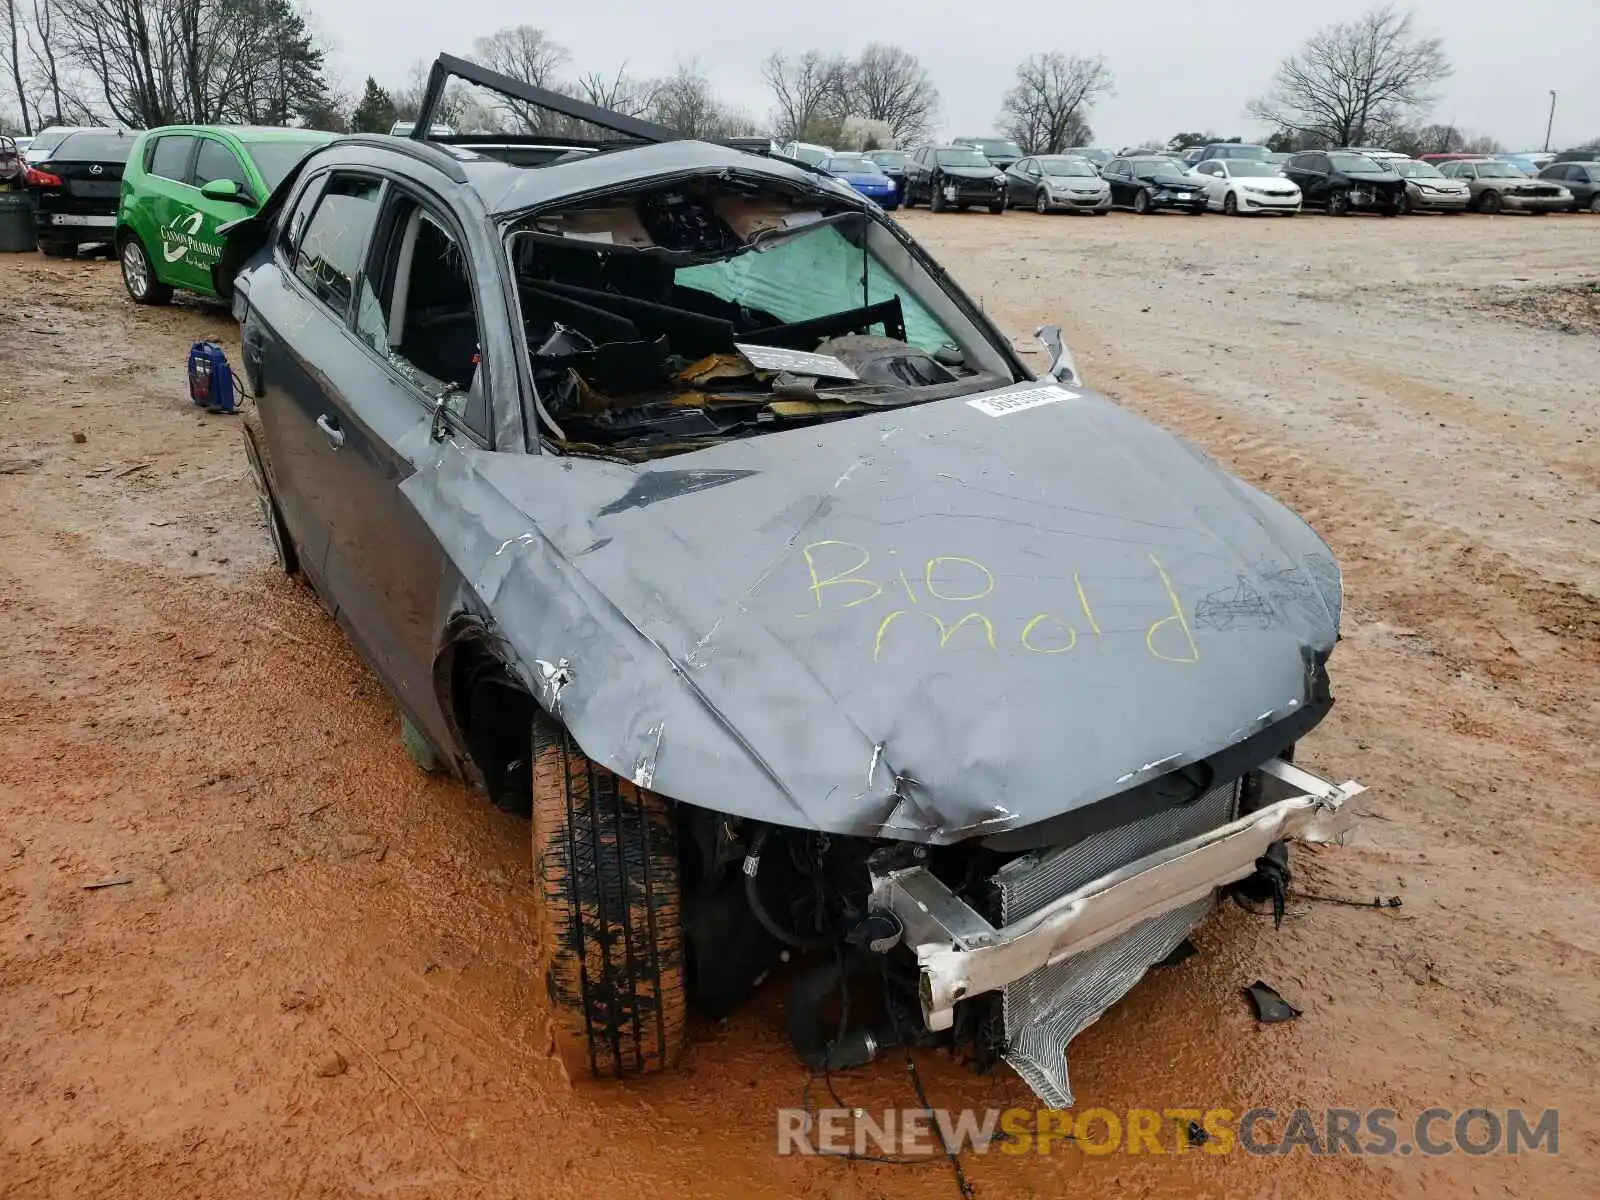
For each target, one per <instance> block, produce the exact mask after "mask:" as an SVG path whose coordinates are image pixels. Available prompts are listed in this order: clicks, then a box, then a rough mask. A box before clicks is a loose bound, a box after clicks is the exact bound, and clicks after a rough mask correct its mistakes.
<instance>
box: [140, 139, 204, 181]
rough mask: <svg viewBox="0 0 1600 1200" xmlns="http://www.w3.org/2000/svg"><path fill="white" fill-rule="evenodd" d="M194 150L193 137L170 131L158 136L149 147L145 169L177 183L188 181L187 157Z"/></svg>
mask: <svg viewBox="0 0 1600 1200" xmlns="http://www.w3.org/2000/svg"><path fill="white" fill-rule="evenodd" d="M193 151H194V138H193V137H191V136H190V135H188V134H186V133H171V134H168V135H167V136H166V137H158V138H157V139H156V140H155V143H154V144H153V145H152V146H151V147H150V153H149V156H148V158H147V159H146V160H145V170H146V171H148V172H150V174H152V175H159V176H161V178H163V179H172V180H175V181H177V182H178V183H188V182H189V158H190V155H191V154H192V153H193Z"/></svg>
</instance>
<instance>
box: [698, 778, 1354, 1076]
mask: <svg viewBox="0 0 1600 1200" xmlns="http://www.w3.org/2000/svg"><path fill="white" fill-rule="evenodd" d="M1194 781H1199V782H1198V783H1196V782H1194ZM1205 783H1206V775H1205V773H1204V772H1191V771H1185V772H1180V773H1178V774H1177V776H1176V777H1175V778H1173V779H1170V780H1168V781H1167V784H1168V787H1169V790H1168V794H1169V795H1176V794H1177V793H1178V792H1179V791H1182V790H1184V789H1190V790H1189V794H1188V795H1186V796H1185V797H1184V798H1183V801H1182V802H1181V803H1174V804H1171V805H1169V806H1167V807H1161V808H1157V809H1155V810H1154V811H1144V812H1143V815H1140V816H1137V817H1135V818H1134V819H1131V820H1128V821H1125V822H1123V823H1121V824H1117V825H1111V826H1107V827H1104V828H1099V829H1096V830H1094V831H1093V832H1088V833H1081V831H1082V830H1085V829H1092V828H1093V826H1094V820H1093V818H1092V817H1091V818H1089V819H1088V820H1085V821H1083V822H1080V823H1079V825H1078V828H1079V831H1080V833H1081V836H1077V837H1076V838H1073V836H1072V834H1070V833H1064V831H1063V830H1062V829H1060V828H1059V827H1058V828H1057V829H1056V830H1055V831H1054V835H1055V836H1064V837H1066V838H1067V839H1068V840H1066V841H1064V842H1063V843H1062V844H1058V845H1049V846H1040V847H1038V848H1036V849H1031V850H1026V851H1021V852H1017V851H1006V850H1003V849H999V848H996V847H995V846H993V845H988V844H983V843H967V844H963V845H958V846H953V847H941V848H931V847H910V846H905V845H896V844H893V843H873V842H870V841H866V840H863V839H848V838H846V839H830V838H829V837H828V836H826V835H817V834H809V833H802V832H799V831H794V830H787V831H785V830H782V829H776V828H773V827H770V826H763V825H753V826H745V827H742V828H741V827H735V826H730V825H726V824H720V823H718V822H716V821H715V820H711V819H709V817H708V818H707V819H706V820H705V821H704V823H703V825H702V827H701V828H700V829H699V831H698V835H697V836H694V837H692V838H691V840H694V841H696V842H698V843H699V844H700V846H701V847H702V851H701V852H702V854H704V855H705V856H706V858H705V861H706V862H710V863H715V862H721V863H723V864H728V863H731V862H733V861H735V860H736V859H738V861H739V864H740V866H739V870H738V884H737V886H736V887H734V886H730V885H728V884H727V883H726V882H725V883H724V884H723V885H722V887H721V895H720V899H719V896H718V889H717V888H715V887H708V888H706V889H705V890H702V892H701V893H700V895H699V896H698V898H696V899H693V900H691V901H690V903H689V904H688V906H687V914H688V920H687V922H686V932H687V935H688V939H689V944H690V954H689V961H690V963H691V964H692V975H691V990H692V991H693V992H694V993H695V994H697V995H698V996H699V997H700V999H701V1002H702V1003H703V1004H704V1003H707V1002H708V1001H709V1003H710V1006H711V1007H712V1009H713V1010H714V1011H719V1012H720V1011H725V1010H726V1009H727V1008H729V1007H731V1006H732V1005H733V1004H735V1003H737V1002H738V1001H739V1000H741V999H743V997H744V996H745V994H746V993H747V992H748V991H749V990H750V989H751V988H752V987H754V986H755V985H756V983H758V982H759V980H760V979H761V978H762V977H763V976H764V975H765V973H766V971H767V970H768V969H769V968H770V967H771V966H773V965H775V963H776V962H777V961H778V960H779V959H780V958H785V957H788V956H789V955H790V954H795V953H803V952H808V951H814V952H817V953H815V954H813V955H810V956H808V957H806V958H803V959H802V960H801V962H800V964H799V967H798V969H797V973H796V975H795V977H794V980H793V983H792V994H791V996H790V1002H789V1014H790V1035H791V1039H792V1042H793V1045H794V1048H795V1050H796V1052H797V1053H798V1054H799V1055H800V1057H801V1058H802V1059H803V1060H804V1061H805V1062H807V1063H808V1064H809V1065H811V1066H813V1067H816V1068H826V1069H829V1070H842V1069H847V1068H850V1067H858V1066H862V1065H865V1064H866V1063H869V1062H871V1061H873V1060H874V1059H875V1058H876V1057H877V1056H878V1055H879V1054H880V1053H882V1052H883V1051H884V1050H885V1049H887V1048H890V1047H894V1046H900V1045H905V1044H923V1045H926V1044H944V1045H954V1046H956V1047H959V1048H960V1049H961V1050H962V1051H963V1052H964V1053H965V1054H966V1055H967V1057H968V1058H969V1060H970V1061H972V1062H973V1063H975V1064H976V1065H977V1066H978V1067H979V1068H980V1069H987V1068H988V1067H989V1066H992V1065H994V1064H996V1063H998V1062H1000V1061H1002V1060H1003V1061H1005V1062H1007V1063H1008V1064H1010V1065H1011V1066H1012V1067H1013V1068H1014V1069H1015V1070H1016V1071H1017V1073H1018V1074H1019V1075H1021V1076H1022V1078H1023V1079H1024V1080H1026V1081H1027V1083H1028V1084H1029V1085H1030V1086H1031V1087H1032V1088H1033V1090H1034V1091H1035V1093H1036V1094H1037V1095H1038V1096H1039V1098H1040V1099H1041V1101H1043V1102H1044V1103H1046V1104H1048V1105H1050V1106H1051V1107H1056V1108H1066V1107H1070V1106H1071V1104H1072V1103H1073V1095H1072V1090H1071V1087H1070V1085H1069V1081H1068V1073H1067V1059H1066V1051H1067V1046H1068V1043H1070V1042H1071V1040H1072V1039H1073V1038H1074V1037H1076V1036H1077V1035H1078V1034H1079V1033H1080V1032H1082V1031H1083V1030H1084V1029H1085V1028H1087V1027H1088V1026H1089V1025H1091V1024H1093V1023H1094V1022H1095V1021H1096V1020H1097V1019H1098V1018H1099V1017H1100V1016H1101V1015H1102V1014H1103V1013H1104V1012H1105V1011H1106V1010H1107V1009H1109V1008H1110V1007H1112V1006H1113V1005H1114V1004H1115V1003H1116V1002H1117V1001H1119V1000H1120V999H1121V998H1122V997H1123V996H1124V995H1126V993H1127V992H1128V991H1129V990H1130V989H1132V988H1133V987H1134V986H1135V985H1136V984H1137V983H1138V982H1139V981H1140V979H1141V978H1143V976H1144V975H1145V973H1146V972H1147V971H1148V970H1149V969H1150V968H1151V967H1153V966H1156V965H1157V964H1160V963H1161V962H1163V961H1164V960H1166V959H1168V958H1169V957H1170V956H1171V955H1172V954H1173V953H1174V951H1176V950H1177V949H1178V948H1179V947H1180V945H1181V944H1182V943H1183V942H1184V941H1185V939H1186V938H1187V937H1188V935H1189V934H1190V932H1191V931H1192V930H1193V929H1194V928H1195V926H1196V925H1197V924H1199V923H1200V922H1201V921H1202V920H1203V919H1204V918H1205V917H1206V915H1207V914H1208V913H1209V912H1210V911H1211V909H1212V907H1213V905H1214V904H1215V902H1216V899H1217V897H1218V895H1219V894H1220V893H1221V892H1222V891H1223V890H1225V889H1227V888H1229V887H1230V886H1239V887H1240V888H1241V889H1242V890H1244V891H1245V892H1246V893H1247V894H1255V893H1256V892H1262V891H1263V889H1264V894H1267V895H1275V896H1277V897H1279V898H1280V900H1281V897H1282V895H1283V892H1284V890H1285V889H1286V888H1287V886H1288V880H1289V875H1288V869H1287V865H1286V864H1287V861H1288V859H1287V851H1286V842H1287V841H1288V840H1289V839H1300V840H1304V841H1312V842H1322V841H1334V840H1338V839H1339V838H1341V837H1342V835H1343V834H1344V833H1345V831H1346V830H1347V829H1348V828H1349V827H1350V825H1351V823H1352V821H1353V818H1354V813H1353V811H1352V807H1351V805H1350V801H1351V800H1353V799H1354V797H1356V796H1358V795H1359V794H1360V793H1361V792H1362V791H1363V789H1362V788H1361V786H1360V785H1359V784H1355V783H1345V784H1342V785H1335V784H1332V783H1329V782H1328V781H1326V780H1323V779H1320V778H1318V777H1317V776H1315V775H1313V774H1311V773H1310V772H1307V771H1305V770H1303V769H1301V768H1298V767H1295V766H1294V765H1293V764H1291V763H1289V762H1287V761H1285V760H1284V759H1283V758H1281V757H1276V756H1275V757H1273V758H1270V759H1268V760H1267V761H1266V762H1264V763H1262V764H1261V765H1260V766H1259V767H1258V768H1257V769H1255V770H1253V771H1250V772H1247V773H1246V774H1245V775H1244V776H1241V777H1240V778H1237V779H1232V780H1229V781H1226V782H1221V783H1216V782H1214V781H1212V782H1211V785H1210V786H1206V785H1205ZM692 823H693V819H692V818H691V824H692ZM741 853H742V858H741V857H740V855H741Z"/></svg>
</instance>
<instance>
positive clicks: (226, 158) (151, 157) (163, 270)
mask: <svg viewBox="0 0 1600 1200" xmlns="http://www.w3.org/2000/svg"><path fill="white" fill-rule="evenodd" d="M336 136H337V135H336V134H331V133H320V132H318V131H316V130H312V129H280V128H274V127H268V126H253V125H167V126H163V127H162V128H160V129H152V130H150V131H149V132H148V133H142V134H140V135H139V138H138V140H137V141H136V142H135V143H134V145H133V148H132V150H131V151H130V153H129V155H128V165H127V167H126V168H125V169H124V171H123V174H122V202H121V205H120V207H119V208H118V211H117V254H118V256H119V257H120V259H121V261H122V281H123V283H124V284H125V285H127V288H128V295H130V296H132V297H133V298H134V299H135V300H137V301H138V302H139V303H140V304H165V303H166V302H167V301H168V300H169V299H171V297H172V289H173V288H183V289H185V290H186V291H191V292H201V293H203V294H205V295H214V294H215V293H214V291H213V289H212V285H211V268H212V266H213V265H215V263H216V261H217V259H218V258H219V257H221V255H222V239H221V237H219V236H218V234H217V228H218V226H220V225H226V224H227V223H228V222H229V221H237V220H238V219H239V218H241V217H246V216H249V215H250V214H251V213H253V212H254V211H255V210H256V209H257V208H258V207H259V206H260V205H261V204H262V203H264V202H265V201H266V198H267V197H268V196H269V195H271V194H272V189H273V188H275V187H277V186H278V183H279V181H280V180H282V179H283V178H284V176H286V175H288V173H289V172H290V171H292V170H294V168H295V166H296V164H298V163H299V161H300V160H301V159H302V158H304V157H305V156H306V155H307V154H309V153H310V152H311V151H312V150H313V149H315V148H316V147H317V146H320V145H323V144H324V143H326V142H328V141H331V140H332V139H333V138H334V137H336Z"/></svg>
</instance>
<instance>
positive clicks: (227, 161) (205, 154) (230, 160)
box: [194, 138, 250, 192]
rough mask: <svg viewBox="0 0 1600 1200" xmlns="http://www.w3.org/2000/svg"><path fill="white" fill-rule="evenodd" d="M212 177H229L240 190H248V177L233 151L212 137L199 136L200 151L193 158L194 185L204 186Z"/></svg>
mask: <svg viewBox="0 0 1600 1200" xmlns="http://www.w3.org/2000/svg"><path fill="white" fill-rule="evenodd" d="M213 179H231V180H233V181H234V183H236V184H238V185H239V190H240V191H241V192H248V191H249V190H250V178H249V176H247V175H246V174H245V173H244V167H243V166H242V165H241V164H240V162H239V160H238V158H237V157H235V156H234V153H233V151H232V150H229V149H228V148H227V147H226V146H224V145H223V144H222V143H221V142H219V141H215V140H214V139H212V138H201V139H200V153H199V155H198V156H197V157H196V158H195V160H194V186H195V187H205V185H206V184H208V183H210V182H211V181H212V180H213Z"/></svg>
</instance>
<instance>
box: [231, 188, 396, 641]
mask: <svg viewBox="0 0 1600 1200" xmlns="http://www.w3.org/2000/svg"><path fill="white" fill-rule="evenodd" d="M381 188H382V181H381V180H380V179H379V178H377V177H375V176H371V175H366V174H362V173H358V172H349V171H339V172H329V173H323V174H319V175H315V176H312V177H311V178H309V179H307V180H305V181H303V182H302V184H301V186H300V191H299V192H298V194H297V196H296V197H295V199H294V201H293V203H292V205H291V207H290V208H289V209H288V217H287V219H286V220H285V221H284V222H283V224H282V226H281V227H280V228H281V232H280V237H279V242H278V245H277V247H276V248H275V251H274V255H273V264H272V269H270V270H268V269H262V270H258V271H256V272H254V273H253V274H252V276H251V280H250V288H249V296H248V302H249V313H248V314H247V316H246V318H245V321H244V328H243V331H242V333H241V341H242V342H243V356H244V366H245V374H246V377H247V378H248V380H249V382H250V386H251V390H252V391H253V392H254V393H255V395H256V408H257V411H258V412H259V413H260V417H261V426H262V430H263V432H264V433H265V435H266V439H267V448H268V451H269V453H270V457H271V460H272V467H273V475H274V481H273V482H274V487H275V490H276V493H277V499H278V504H279V507H280V509H281V510H282V512H283V518H284V523H285V524H286V525H287V526H288V528H289V535H290V537H291V539H292V540H293V541H294V544H295V548H296V549H297V550H298V551H299V556H300V565H301V567H302V569H304V570H305V572H306V574H307V575H308V576H309V577H310V578H311V581H312V583H313V585H314V586H315V587H316V589H317V591H318V593H319V594H320V595H321V596H322V598H323V599H324V600H325V601H326V602H327V603H328V605H329V607H330V608H332V609H334V611H335V612H337V611H338V605H339V599H340V597H339V593H338V590H337V589H336V588H335V586H334V580H333V578H332V577H331V576H330V574H329V571H328V562H327V558H328V544H329V538H330V531H331V525H332V522H333V520H334V518H335V512H336V508H337V506H338V504H339V500H340V496H339V487H338V482H339V481H338V472H337V470H336V464H335V463H334V457H335V456H336V454H337V453H338V450H339V448H340V447H339V443H340V442H341V441H342V433H341V431H340V429H339V428H338V425H337V424H336V420H337V418H336V416H334V412H335V409H334V404H335V398H336V397H337V396H338V395H340V394H342V393H343V392H344V390H345V389H347V388H360V387H363V386H365V380H364V379H363V378H362V375H363V372H364V368H365V362H364V360H363V359H362V357H361V355H360V354H359V352H358V349H357V347H356V346H355V345H354V342H353V338H352V336H351V335H350V333H349V330H348V328H347V327H348V324H349V316H350V310H351V308H352V306H353V303H354V298H355V283H356V278H357V276H359V275H360V273H361V266H362V262H363V261H364V258H365V255H366V250H367V241H368V239H369V238H370V236H371V233H372V231H373V229H374V228H375V227H376V224H377V217H378V198H379V193H380V191H381Z"/></svg>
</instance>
